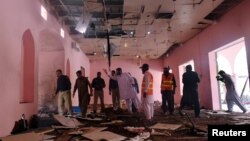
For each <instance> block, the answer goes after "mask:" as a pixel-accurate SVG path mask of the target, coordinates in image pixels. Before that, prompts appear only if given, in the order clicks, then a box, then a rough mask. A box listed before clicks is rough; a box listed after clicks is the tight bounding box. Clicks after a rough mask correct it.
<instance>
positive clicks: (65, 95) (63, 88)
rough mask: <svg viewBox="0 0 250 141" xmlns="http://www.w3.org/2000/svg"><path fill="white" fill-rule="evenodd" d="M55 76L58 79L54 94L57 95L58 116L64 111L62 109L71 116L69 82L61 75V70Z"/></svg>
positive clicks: (66, 77)
mask: <svg viewBox="0 0 250 141" xmlns="http://www.w3.org/2000/svg"><path fill="white" fill-rule="evenodd" d="M56 75H57V77H58V78H57V88H56V93H55V94H58V114H59V115H63V114H64V110H65V109H64V107H66V109H67V111H68V114H69V115H71V114H72V110H71V95H70V89H71V82H70V80H69V78H68V76H66V75H63V74H62V70H60V69H58V70H57V71H56Z"/></svg>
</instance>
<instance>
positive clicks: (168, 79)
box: [161, 66, 176, 115]
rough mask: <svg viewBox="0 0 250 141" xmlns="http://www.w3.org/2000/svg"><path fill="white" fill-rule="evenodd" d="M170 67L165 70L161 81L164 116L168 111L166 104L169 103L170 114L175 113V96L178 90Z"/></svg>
mask: <svg viewBox="0 0 250 141" xmlns="http://www.w3.org/2000/svg"><path fill="white" fill-rule="evenodd" d="M169 69H170V68H169V66H167V67H165V68H164V72H163V74H162V79H161V94H162V111H163V114H165V113H166V111H167V105H166V102H168V109H169V114H170V115H173V113H174V94H175V88H176V81H175V77H174V74H173V73H170V72H169Z"/></svg>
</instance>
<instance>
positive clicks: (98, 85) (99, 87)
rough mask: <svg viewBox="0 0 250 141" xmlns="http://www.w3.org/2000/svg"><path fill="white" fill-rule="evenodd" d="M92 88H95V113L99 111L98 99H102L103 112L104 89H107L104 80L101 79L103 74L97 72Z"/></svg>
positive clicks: (102, 108)
mask: <svg viewBox="0 0 250 141" xmlns="http://www.w3.org/2000/svg"><path fill="white" fill-rule="evenodd" d="M91 86H92V88H94V89H95V90H94V109H93V111H94V113H96V110H97V101H98V97H100V101H101V112H103V111H104V108H105V107H104V93H103V88H105V86H106V84H105V81H104V79H102V78H101V72H97V77H96V78H94V79H93V81H92V84H91Z"/></svg>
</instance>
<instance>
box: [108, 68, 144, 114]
mask: <svg viewBox="0 0 250 141" xmlns="http://www.w3.org/2000/svg"><path fill="white" fill-rule="evenodd" d="M105 73H106V74H107V71H105ZM108 76H109V77H110V78H111V79H114V80H116V81H117V82H118V86H119V93H120V99H121V100H125V101H126V104H127V107H128V111H129V113H132V101H133V103H134V105H135V107H136V109H139V105H140V101H139V98H138V97H137V93H136V91H135V89H134V88H133V83H134V80H133V78H132V77H131V76H130V75H129V74H128V73H123V72H122V69H121V68H117V69H116V75H115V76H111V75H108Z"/></svg>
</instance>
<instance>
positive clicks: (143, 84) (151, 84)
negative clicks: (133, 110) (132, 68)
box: [141, 72, 153, 95]
mask: <svg viewBox="0 0 250 141" xmlns="http://www.w3.org/2000/svg"><path fill="white" fill-rule="evenodd" d="M146 73H148V74H149V86H148V93H147V94H148V95H153V75H152V74H151V73H150V72H146ZM145 83H146V80H145V75H144V77H143V80H142V86H141V94H143V92H144V90H145Z"/></svg>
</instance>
